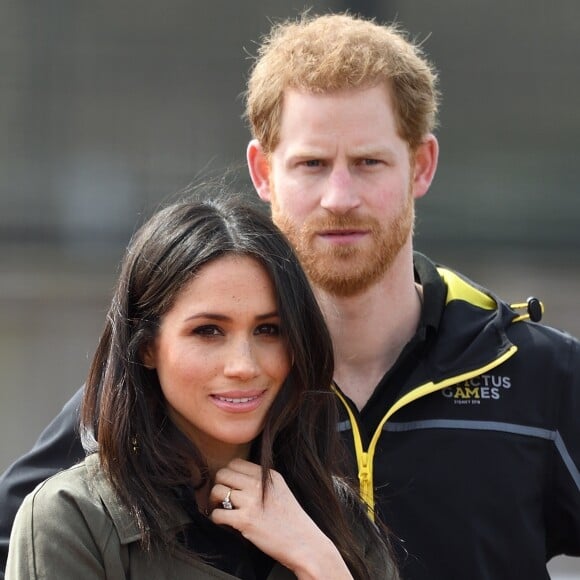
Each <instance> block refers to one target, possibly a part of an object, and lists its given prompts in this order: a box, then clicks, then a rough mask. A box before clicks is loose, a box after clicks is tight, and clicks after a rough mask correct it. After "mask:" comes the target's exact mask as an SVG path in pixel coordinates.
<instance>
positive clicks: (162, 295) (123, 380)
mask: <svg viewBox="0 0 580 580" xmlns="http://www.w3.org/2000/svg"><path fill="white" fill-rule="evenodd" d="M226 254H227V255H229V254H235V255H243V256H249V257H252V258H254V259H255V260H257V261H258V262H259V263H260V264H262V266H263V267H264V268H265V270H266V271H267V272H268V274H269V276H270V278H271V280H272V283H273V285H274V289H275V292H276V296H277V307H278V312H279V316H280V319H281V328H282V331H283V333H284V336H285V338H286V340H287V343H288V348H289V351H290V353H291V356H292V360H293V364H292V368H291V370H290V373H289V375H288V377H287V378H286V380H285V382H284V384H283V387H282V389H281V390H280V392H279V394H278V396H277V398H276V399H275V401H274V403H273V404H272V407H271V408H270V410H269V411H268V413H267V416H266V420H265V426H264V430H263V433H262V435H261V437H260V438H259V448H258V449H257V455H258V458H259V461H260V463H261V465H262V467H263V474H264V475H263V476H264V482H265V483H267V474H268V470H269V469H276V470H278V471H280V472H281V473H282V474H283V476H284V478H285V479H286V482H287V484H288V486H289V487H290V489H291V490H292V492H293V493H294V494H295V496H296V498H297V499H298V501H299V502H300V504H301V505H302V507H303V508H304V509H305V510H306V512H307V513H308V514H309V515H310V516H311V517H312V519H313V520H314V521H315V522H316V523H317V525H318V526H319V527H320V528H321V530H322V531H323V532H324V533H325V534H326V535H327V536H329V538H330V539H331V540H332V541H333V542H334V543H335V545H336V546H337V548H338V549H339V551H340V552H341V554H342V556H343V558H344V559H345V561H346V563H347V565H348V566H349V568H350V570H351V572H352V573H353V575H354V576H355V577H356V578H367V577H371V573H370V572H369V569H368V564H367V562H366V561H365V548H368V546H366V547H365V546H363V545H361V541H360V539H358V538H357V537H355V536H354V533H353V530H352V526H351V523H349V519H350V514H349V513H347V510H346V509H345V507H344V502H343V501H340V500H339V499H338V497H337V493H336V489H335V483H334V480H333V475H332V474H336V473H337V472H338V470H339V465H340V461H341V458H340V449H341V448H340V444H339V441H338V437H339V436H338V434H337V428H336V424H337V407H336V397H335V396H334V395H333V394H332V391H331V382H332V375H333V352H332V343H331V339H330V336H329V333H328V330H327V328H326V325H325V323H324V319H323V316H322V313H321V311H320V309H319V307H318V304H317V302H316V299H315V297H314V295H313V292H312V290H311V288H310V286H309V284H308V281H307V279H306V276H305V274H304V273H303V271H302V268H301V267H300V265H299V263H298V260H297V258H296V256H295V254H294V252H293V250H292V248H291V247H290V245H289V244H288V242H287V241H286V239H285V238H284V236H283V235H282V234H281V233H280V232H279V230H278V229H277V228H276V227H275V226H274V225H273V223H272V222H271V220H270V218H269V216H268V215H267V214H266V212H265V211H264V210H263V209H259V208H257V207H255V204H253V203H250V202H249V201H248V200H245V199H243V198H242V197H241V196H234V195H231V194H228V195H227V196H226V195H225V194H223V193H222V194H220V195H217V196H215V197H214V198H213V199H209V198H208V197H206V198H205V199H191V200H185V201H180V202H176V203H173V204H172V205H170V206H168V207H166V208H165V209H162V210H160V211H159V212H158V213H156V214H155V215H154V216H153V217H152V218H151V219H150V220H149V221H148V222H147V223H145V224H144V225H143V226H142V227H141V228H140V229H139V230H138V232H137V233H136V234H135V236H134V237H133V239H132V240H131V242H130V244H129V246H128V248H127V251H126V254H125V257H124V260H123V262H122V267H121V272H120V276H119V280H118V283H117V286H116V289H115V292H114V296H113V299H112V304H111V307H110V309H109V312H108V315H107V320H106V325H105V328H104V331H103V333H102V335H101V338H100V341H99V344H98V347H97V350H96V353H95V356H94V358H93V361H92V364H91V367H90V371H89V376H88V380H87V385H86V394H85V398H84V401H83V408H82V424H83V429H84V430H85V431H88V432H93V433H94V435H95V436H96V438H97V440H98V452H99V456H100V460H101V464H102V466H103V468H104V470H105V472H106V474H107V476H108V478H109V479H110V481H111V483H112V485H113V487H114V489H115V490H116V492H117V493H118V495H119V496H120V498H121V500H122V501H123V503H124V504H125V505H126V506H127V507H128V508H129V509H130V510H131V512H132V514H133V516H134V517H135V519H136V521H137V523H138V525H139V528H140V530H141V533H142V544H143V546H144V548H145V549H151V548H152V547H165V548H168V549H169V548H177V549H181V548H180V546H179V545H178V544H177V543H176V540H175V537H176V534H175V522H176V518H177V516H178V514H179V512H180V504H179V499H178V497H177V495H176V492H175V490H176V489H178V488H180V487H190V488H191V486H192V485H193V484H195V486H201V485H203V484H204V483H206V482H207V480H208V471H207V465H206V461H205V458H204V457H203V456H202V454H201V453H200V451H199V450H198V449H197V448H196V447H195V445H194V444H193V443H192V442H191V441H190V440H188V439H187V438H186V437H185V436H184V435H183V434H182V433H181V432H180V431H179V430H178V429H177V428H176V427H175V426H174V424H173V423H172V422H171V420H170V419H169V418H168V415H167V409H166V404H165V400H164V397H163V394H162V391H161V387H160V384H159V380H158V378H157V373H156V371H155V370H149V369H147V368H146V367H145V366H144V364H143V362H142V353H143V352H144V350H145V348H146V346H147V345H148V344H150V342H151V341H152V340H153V339H154V337H155V336H156V333H157V330H158V328H159V324H160V322H161V318H162V317H163V315H164V314H165V313H166V312H167V311H168V310H169V309H170V308H171V306H172V304H173V301H174V300H175V298H176V296H177V294H178V292H179V291H180V290H181V289H182V288H183V286H184V285H185V284H186V283H187V282H188V281H189V280H191V277H192V276H194V275H195V273H196V272H198V271H199V270H200V268H202V267H203V266H204V265H205V264H208V263H210V262H212V261H213V260H216V259H218V258H220V257H222V256H224V255H226ZM363 519H366V518H364V516H363ZM364 525H366V524H364ZM368 525H369V526H372V524H371V523H370V522H369V523H368ZM172 527H173V529H172ZM377 538H378V536H377ZM377 541H379V540H378V539H377Z"/></svg>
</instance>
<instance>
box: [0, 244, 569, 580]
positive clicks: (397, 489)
mask: <svg viewBox="0 0 580 580" xmlns="http://www.w3.org/2000/svg"><path fill="white" fill-rule="evenodd" d="M415 269H416V275H417V279H418V281H420V282H421V284H422V285H423V289H424V308H423V314H422V321H421V324H420V327H419V329H418V331H417V334H416V336H415V337H414V338H413V339H412V341H411V342H410V343H409V344H408V345H407V347H406V348H405V349H404V351H403V353H402V354H401V356H400V357H399V359H398V361H397V362H396V364H395V365H394V366H393V368H392V369H391V370H390V371H389V372H388V373H387V374H386V375H385V377H383V379H382V380H381V382H380V383H379V385H377V388H376V391H375V393H374V394H373V395H372V397H371V398H370V400H369V402H368V403H367V405H366V406H365V408H364V409H362V411H361V412H360V413H359V412H358V411H357V410H356V409H355V407H354V405H352V403H351V402H350V401H349V400H348V399H347V398H346V397H345V396H344V395H343V394H342V393H340V392H339V397H340V398H341V399H342V401H343V403H344V408H343V410H344V417H343V420H342V421H341V424H340V429H341V431H342V432H343V435H344V437H345V440H346V441H347V443H348V444H349V447H350V448H351V450H352V453H353V458H354V456H355V452H356V455H357V456H358V461H357V462H355V463H354V464H353V472H354V473H359V476H360V479H361V483H362V488H363V494H364V495H365V497H366V499H367V500H368V501H369V502H370V503H371V504H372V505H374V508H375V510H376V511H377V512H378V514H379V515H380V516H381V518H383V519H384V521H386V523H387V524H388V525H389V526H390V527H391V528H392V530H393V531H394V533H395V534H396V535H397V536H398V537H399V538H400V539H401V553H402V556H401V559H402V561H401V562H400V564H401V567H402V577H403V578H405V579H407V580H423V579H427V578H430V579H437V580H453V579H457V580H464V579H466V578H469V579H476V580H477V579H490V580H502V579H504V578H505V579H510V580H511V579H513V578H526V579H527V580H535V579H544V578H548V574H547V572H546V567H545V562H546V561H547V560H549V559H550V558H551V557H552V556H554V555H557V554H568V555H580V472H579V467H578V466H579V465H580V343H579V342H578V341H576V340H575V339H573V338H572V337H570V336H568V335H566V334H563V333H560V332H558V331H556V330H554V329H551V328H548V327H545V326H542V325H539V324H534V323H531V322H529V321H527V318H528V315H527V313H526V312H525V311H524V312H522V311H520V310H519V309H514V308H512V307H510V306H508V305H507V304H505V303H502V302H501V301H499V299H497V298H496V297H494V296H493V295H492V294H490V293H489V292H488V291H485V290H483V289H481V288H479V287H478V286H476V285H475V284H473V283H472V282H470V281H468V280H466V279H465V278H462V277H461V276H459V275H457V274H456V273H453V272H451V271H449V270H447V269H438V270H437V269H436V268H435V266H434V265H433V264H432V263H431V262H430V261H429V260H427V259H426V258H424V257H423V256H421V255H416V257H415ZM369 330H370V331H372V325H371V326H370V327H369ZM79 400H80V392H79V393H77V395H75V400H73V401H71V402H70V403H69V404H68V405H67V406H66V407H65V408H64V409H63V412H62V413H61V414H60V415H59V417H57V419H55V421H54V422H53V423H52V424H51V426H49V428H47V430H46V431H45V433H44V434H43V436H41V438H40V439H39V441H38V443H37V444H36V446H35V447H34V448H33V450H32V451H31V452H30V453H29V454H28V455H27V456H25V457H24V458H22V459H20V460H19V461H18V462H16V463H15V464H14V465H13V466H12V467H11V468H10V469H9V470H8V471H7V472H6V473H5V474H4V475H3V476H2V478H1V479H0V568H1V569H3V566H4V564H5V560H6V553H7V543H8V539H7V538H8V533H9V529H10V526H11V523H12V520H13V518H14V513H15V511H16V509H17V507H18V505H19V503H20V501H21V500H22V498H23V496H24V495H25V494H26V493H28V491H30V490H32V489H33V487H34V486H35V485H36V483H37V482H38V481H40V480H42V479H43V478H45V477H47V476H48V475H49V474H51V473H53V472H54V471H56V470H57V469H58V468H59V467H66V466H68V465H70V464H71V463H73V462H74V461H75V460H76V459H78V458H80V457H81V456H82V448H81V446H80V443H79V442H78V439H77V436H76V431H75V427H76V422H77V413H76V411H75V409H76V408H77V407H78V401H79ZM347 408H348V411H347Z"/></svg>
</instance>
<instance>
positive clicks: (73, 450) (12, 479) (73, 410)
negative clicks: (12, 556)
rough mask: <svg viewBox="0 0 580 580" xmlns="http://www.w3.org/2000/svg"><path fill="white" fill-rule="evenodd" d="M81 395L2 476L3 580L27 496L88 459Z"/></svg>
mask: <svg viewBox="0 0 580 580" xmlns="http://www.w3.org/2000/svg"><path fill="white" fill-rule="evenodd" d="M82 393H83V389H79V391H77V393H76V394H75V395H74V396H73V397H72V399H70V401H69V402H68V403H67V404H66V405H65V406H64V407H63V409H62V411H61V412H60V413H59V414H58V415H57V416H56V417H55V418H54V419H53V421H52V422H51V423H50V424H49V425H48V426H47V427H46V429H45V430H44V431H43V432H42V434H41V435H40V437H39V438H38V440H37V441H36V443H35V444H34V446H33V447H32V449H31V450H30V451H29V452H28V453H27V454H26V455H23V456H22V457H21V458H20V459H18V460H17V461H16V462H14V463H13V464H12V465H11V466H10V467H9V468H8V469H7V470H6V471H5V472H4V473H3V474H2V476H1V477H0V580H3V579H4V569H5V567H6V558H7V556H8V541H9V538H10V530H11V528H12V522H13V520H14V517H15V515H16V512H17V510H18V508H19V506H20V504H21V503H22V500H23V499H24V497H25V496H26V495H27V494H28V493H30V492H31V491H32V490H33V489H34V488H35V487H36V486H37V485H38V484H39V483H40V482H41V481H43V480H44V479H46V478H47V477H50V476H51V475H53V474H54V473H56V472H57V471H60V470H61V469H64V468H67V467H70V466H71V465H73V464H74V463H76V462H77V461H79V460H80V459H82V458H84V456H85V453H84V451H83V448H82V445H81V442H80V438H79V434H78V428H77V425H78V412H79V408H80V403H81V399H82Z"/></svg>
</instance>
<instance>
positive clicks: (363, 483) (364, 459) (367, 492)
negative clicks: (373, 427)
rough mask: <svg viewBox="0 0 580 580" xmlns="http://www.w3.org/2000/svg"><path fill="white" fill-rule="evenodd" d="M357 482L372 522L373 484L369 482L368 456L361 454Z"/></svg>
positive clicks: (364, 453) (365, 453)
mask: <svg viewBox="0 0 580 580" xmlns="http://www.w3.org/2000/svg"><path fill="white" fill-rule="evenodd" d="M358 480H359V484H360V495H361V498H362V500H363V501H364V502H365V503H366V504H367V506H368V511H369V517H370V518H371V519H372V520H373V521H374V503H375V500H374V494H373V482H372V480H371V469H370V465H369V454H368V453H367V452H363V453H361V454H360V462H359V470H358Z"/></svg>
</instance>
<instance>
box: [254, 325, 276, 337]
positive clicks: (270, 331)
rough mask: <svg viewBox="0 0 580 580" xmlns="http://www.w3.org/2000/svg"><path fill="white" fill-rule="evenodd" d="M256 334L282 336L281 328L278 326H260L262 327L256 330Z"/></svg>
mask: <svg viewBox="0 0 580 580" xmlns="http://www.w3.org/2000/svg"><path fill="white" fill-rule="evenodd" d="M256 334H265V335H267V336H280V326H279V325H278V324H260V326H258V328H256Z"/></svg>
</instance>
